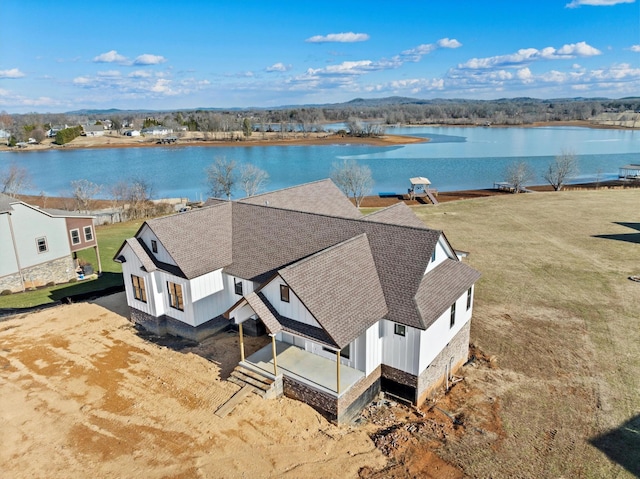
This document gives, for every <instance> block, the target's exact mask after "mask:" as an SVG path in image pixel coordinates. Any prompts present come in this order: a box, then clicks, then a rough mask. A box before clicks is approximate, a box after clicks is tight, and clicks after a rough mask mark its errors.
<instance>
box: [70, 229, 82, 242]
mask: <svg viewBox="0 0 640 479" xmlns="http://www.w3.org/2000/svg"><path fill="white" fill-rule="evenodd" d="M74 233H75V234H76V236H74ZM69 236H71V244H72V245H77V244H80V242H81V241H82V240H81V239H80V229H79V228H74V229H72V230H69ZM76 240H77V241H76Z"/></svg>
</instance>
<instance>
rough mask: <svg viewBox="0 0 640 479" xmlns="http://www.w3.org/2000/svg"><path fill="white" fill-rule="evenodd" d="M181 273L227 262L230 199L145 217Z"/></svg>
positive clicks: (189, 273)
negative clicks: (156, 216)
mask: <svg viewBox="0 0 640 479" xmlns="http://www.w3.org/2000/svg"><path fill="white" fill-rule="evenodd" d="M146 224H147V226H148V227H149V228H150V229H151V231H153V233H154V234H155V235H156V237H157V238H158V240H159V241H160V242H161V243H162V245H163V246H164V247H165V248H166V250H167V252H168V253H169V255H170V256H171V257H172V258H173V260H174V261H175V262H176V264H177V265H178V267H179V268H180V270H181V271H182V273H183V274H184V276H185V277H186V278H188V279H191V278H195V277H197V276H201V275H203V274H205V273H209V272H211V271H215V270H217V269H220V268H223V267H224V266H227V265H229V264H231V261H232V257H231V242H232V236H233V235H232V230H231V203H228V202H225V203H219V204H217V205H213V206H210V207H207V208H201V209H197V210H193V211H189V212H186V213H179V214H176V215H171V216H165V217H163V218H157V219H153V220H149V221H147V223H146Z"/></svg>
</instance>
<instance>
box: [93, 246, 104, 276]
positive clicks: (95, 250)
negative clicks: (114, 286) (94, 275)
mask: <svg viewBox="0 0 640 479" xmlns="http://www.w3.org/2000/svg"><path fill="white" fill-rule="evenodd" d="M96 241H97V240H96ZM93 249H94V252H95V253H96V258H98V276H101V275H102V262H101V261H100V250H99V249H98V245H97V244H96V245H95V246H94V247H93Z"/></svg>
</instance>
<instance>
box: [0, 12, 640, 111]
mask: <svg viewBox="0 0 640 479" xmlns="http://www.w3.org/2000/svg"><path fill="white" fill-rule="evenodd" d="M1 11H2V23H1V25H0V111H6V112H8V113H26V112H39V113H46V112H52V113H53V112H66V111H74V110H78V109H109V108H118V109H123V110H126V109H148V110H177V109H192V108H248V107H263V108H269V107H277V106H283V105H304V104H326V103H340V102H345V101H349V100H352V99H354V98H384V97H388V96H405V97H411V98H420V99H435V98H466V99H480V100H483V99H484V100H490V99H497V98H514V97H534V98H541V99H550V98H567V97H606V98H622V97H627V96H640V0H536V1H530V0H510V1H509V0H497V1H489V0H484V1H479V0H439V1H434V0H406V1H405V0H394V1H389V0H385V1H381V0H380V1H379V0H368V1H359V0H346V1H345V0H341V1H333V0H324V1H305V0H296V1H290V0H279V1H265V0H262V1H253V0H243V1H231V0H226V1H219V0H208V1H205V0H202V1H196V0H181V1H177V0H172V1H165V0H154V1H144V0H138V1H126V2H124V1H120V0H109V1H105V2H87V1H82V2H80V1H76V0H65V1H64V2H53V3H51V2H42V1H37V0H2V9H1Z"/></svg>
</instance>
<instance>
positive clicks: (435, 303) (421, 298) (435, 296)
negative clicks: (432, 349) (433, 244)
mask: <svg viewBox="0 0 640 479" xmlns="http://www.w3.org/2000/svg"><path fill="white" fill-rule="evenodd" d="M479 278H480V273H479V272H478V271H476V270H475V269H473V268H471V267H469V266H467V265H466V264H464V263H461V262H460V261H456V260H452V259H446V260H445V261H443V262H442V263H440V264H439V265H438V266H436V267H435V268H434V269H433V270H431V271H430V272H428V273H427V274H425V275H424V278H423V280H422V282H421V283H420V287H419V288H418V292H417V294H416V305H417V307H418V310H419V311H420V314H421V316H422V318H423V320H424V324H425V327H427V328H428V327H429V326H431V324H433V322H434V321H435V320H436V319H438V318H439V317H440V315H441V314H442V313H444V312H445V311H446V310H447V309H448V308H450V307H451V305H452V304H453V302H454V301H455V300H456V299H458V298H459V297H460V296H461V295H462V294H463V293H464V292H465V291H467V290H468V289H469V288H470V287H471V286H472V285H473V283H475V282H476V281H477V280H478V279H479Z"/></svg>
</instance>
